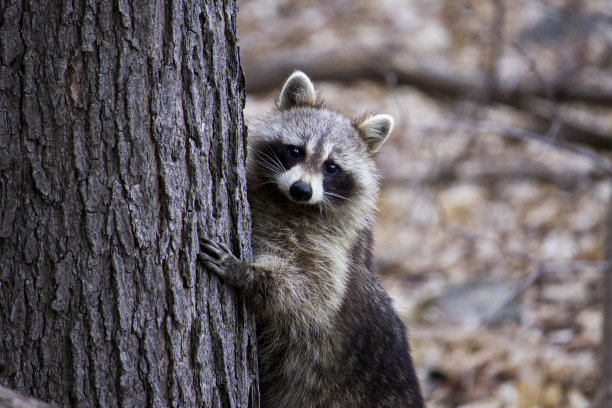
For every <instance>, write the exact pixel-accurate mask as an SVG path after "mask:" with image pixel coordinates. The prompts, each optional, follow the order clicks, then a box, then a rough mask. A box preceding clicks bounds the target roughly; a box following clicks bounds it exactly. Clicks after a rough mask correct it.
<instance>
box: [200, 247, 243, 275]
mask: <svg viewBox="0 0 612 408" xmlns="http://www.w3.org/2000/svg"><path fill="white" fill-rule="evenodd" d="M198 260H199V261H200V262H202V264H203V265H204V267H205V268H206V269H208V270H209V271H211V272H214V273H215V274H217V275H218V276H219V277H221V278H226V277H227V275H228V273H231V271H232V269H235V268H236V267H237V266H238V265H240V263H241V262H240V260H239V259H238V258H236V257H235V256H234V254H232V251H230V250H229V248H228V247H226V246H225V245H223V244H221V243H218V242H216V241H213V240H212V239H210V238H206V237H202V238H200V252H199V253H198Z"/></svg>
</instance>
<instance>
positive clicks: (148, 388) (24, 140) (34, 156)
mask: <svg viewBox="0 0 612 408" xmlns="http://www.w3.org/2000/svg"><path fill="white" fill-rule="evenodd" d="M236 13H237V6H236V2H235V1H213V0H174V1H166V0H155V1H149V0H140V1H138V0H118V1H113V0H74V1H62V2H58V1H24V0H6V1H2V2H1V3H0V384H2V385H4V386H7V387H9V388H13V389H16V390H17V391H19V392H22V393H24V394H26V395H32V396H34V397H36V398H39V399H41V400H43V401H47V402H53V403H56V404H59V405H60V406H80V407H94V406H96V407H117V406H121V407H162V406H163V407H170V406H172V407H176V406H181V407H188V406H206V407H247V406H252V407H255V406H257V405H258V391H257V375H256V365H257V362H256V354H255V353H256V350H255V337H254V327H253V322H252V320H251V319H250V317H249V316H248V315H247V313H246V310H245V307H244V305H243V303H241V302H240V301H239V300H237V298H236V296H235V294H234V292H232V290H231V289H228V288H226V287H225V286H223V285H221V284H220V282H219V281H218V280H217V279H216V278H215V277H211V275H209V274H208V273H207V272H206V271H204V270H202V269H201V268H200V267H198V266H197V264H196V254H197V251H198V234H199V233H200V234H207V235H209V236H213V237H216V238H217V239H219V240H222V241H225V242H229V243H231V245H232V246H233V247H234V249H235V251H236V253H238V254H240V256H243V257H247V258H248V257H250V255H251V254H250V249H249V248H250V242H249V239H250V238H249V237H250V226H249V225H250V223H249V219H248V218H249V213H248V206H247V202H246V194H245V173H244V167H243V165H244V155H245V146H244V134H245V128H244V125H243V121H242V108H243V104H244V87H245V84H244V78H243V74H242V70H241V67H240V57H239V51H238V43H237V39H236V33H237V30H236V24H237V21H236V17H237V16H236Z"/></svg>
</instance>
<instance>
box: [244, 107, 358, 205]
mask: <svg viewBox="0 0 612 408" xmlns="http://www.w3.org/2000/svg"><path fill="white" fill-rule="evenodd" d="M310 113H311V114H313V113H314V112H310ZM307 116H312V115H307ZM284 121H286V119H285V120H284ZM292 122H293V123H292ZM347 122H348V121H347ZM295 124H296V123H295V121H293V120H289V123H287V122H285V128H284V129H282V130H280V129H279V131H280V132H281V133H283V134H284V135H283V134H281V135H280V137H278V138H277V139H274V140H263V141H260V143H258V144H257V145H256V146H255V147H254V148H253V149H251V152H250V153H251V154H252V155H254V156H255V157H254V160H255V161H256V163H255V164H254V165H255V166H257V168H258V174H259V176H260V177H261V182H262V183H266V184H268V185H269V186H272V187H273V188H274V189H276V190H277V191H278V192H280V193H282V194H283V195H284V196H285V197H286V198H287V199H289V200H291V201H292V202H294V203H297V204H306V205H319V204H323V205H325V204H338V203H342V202H344V201H350V200H352V198H353V197H354V196H355V194H357V193H358V192H359V191H360V190H361V188H362V186H360V185H358V182H359V176H358V175H357V174H356V171H365V170H366V169H365V168H364V164H365V163H362V164H361V165H358V166H354V165H353V166H352V164H351V158H352V159H353V160H354V161H363V160H364V159H365V160H368V159H367V157H361V156H365V149H364V148H362V149H358V148H357V149H355V148H348V149H347V148H346V146H342V145H339V144H338V141H335V140H334V136H338V135H334V134H333V133H332V134H330V133H327V132H326V134H320V133H317V134H313V130H314V129H307V128H304V129H302V130H301V131H300V129H296V128H295V127H293V126H292V125H295ZM345 125H346V126H347V128H348V129H345V130H348V131H349V132H351V130H352V129H350V124H349V123H346V124H345ZM337 130H338V129H336V132H335V133H338V132H337ZM352 132H353V133H355V135H353V140H354V141H355V142H357V143H358V142H359V141H358V139H357V134H356V133H357V132H356V131H355V130H352ZM343 142H344V143H346V142H347V141H346V140H344V141H343ZM354 147H359V146H354ZM359 150H362V151H361V152H360V151H359ZM365 167H368V166H365Z"/></svg>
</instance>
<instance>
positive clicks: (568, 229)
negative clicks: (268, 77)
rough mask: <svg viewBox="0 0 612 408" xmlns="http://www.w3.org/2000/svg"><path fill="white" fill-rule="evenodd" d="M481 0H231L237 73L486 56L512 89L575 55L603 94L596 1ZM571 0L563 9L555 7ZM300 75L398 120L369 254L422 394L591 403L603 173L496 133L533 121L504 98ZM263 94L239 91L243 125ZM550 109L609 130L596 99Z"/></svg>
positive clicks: (479, 62)
mask: <svg viewBox="0 0 612 408" xmlns="http://www.w3.org/2000/svg"><path fill="white" fill-rule="evenodd" d="M492 3H495V2H490V1H476V0H474V1H455V2H452V1H450V0H448V1H429V2H428V1H425V0H422V1H416V0H413V1H402V0H385V1H375V0H371V1H357V2H351V1H331V2H330V1H323V0H319V1H316V0H310V1H306V0H303V1H288V0H287V1H284V0H245V1H242V2H241V4H240V7H241V8H240V14H239V15H240V21H239V26H240V42H241V49H242V52H243V57H244V60H245V71H246V73H247V78H248V77H249V70H250V69H251V68H253V67H254V66H256V65H257V64H258V63H260V62H262V61H264V62H265V61H266V60H271V59H274V58H275V57H277V56H278V55H281V54H282V55H298V56H299V55H303V56H308V55H310V54H311V53H318V52H321V51H323V50H327V51H330V52H332V53H333V52H334V50H338V49H344V50H346V49H352V50H357V51H356V52H359V50H364V49H367V50H385V55H389V53H391V54H392V58H393V59H394V60H396V61H400V64H401V61H404V60H408V59H409V60H410V61H414V60H416V61H419V62H423V61H425V62H423V64H424V66H432V64H433V65H436V66H438V65H440V66H444V67H446V68H448V69H447V71H451V72H457V73H465V74H470V73H482V72H487V70H490V69H494V70H495V72H496V75H497V77H496V78H497V80H498V81H505V83H509V82H512V81H515V82H516V83H517V84H519V83H523V81H528V80H529V78H532V79H533V77H535V78H536V79H537V78H538V77H545V78H550V77H551V76H553V75H557V76H559V72H560V70H561V68H560V67H567V68H568V70H569V69H571V68H572V67H570V65H571V62H572V61H573V62H576V58H578V57H579V58H582V61H583V64H582V66H581V67H580V68H579V69H575V70H574V71H573V72H572V75H573V77H572V78H573V79H574V80H575V81H576V83H580V84H588V83H589V81H595V82H596V83H597V84H598V86H599V87H601V88H602V89H608V90H612V75H610V70H608V71H607V73H606V71H605V69H600V68H598V65H597V64H596V62H597V61H599V60H600V59H601V55H603V54H605V52H609V49H610V44H612V30H611V29H610V27H609V26H611V24H609V23H608V24H607V26H605V27H602V26H601V25H598V24H599V23H598V21H599V20H597V19H598V18H600V17H601V16H605V18H606V19H607V21H612V20H610V19H612V7H610V6H609V5H606V1H605V0H600V1H597V0H593V1H590V2H588V4H589V5H588V6H587V5H586V3H587V2H584V3H583V4H582V5H580V4H577V2H571V1H561V0H559V1H552V0H551V1H540V0H532V1H528V0H522V1H517V2H506V3H507V5H506V8H505V9H503V10H502V11H500V10H499V9H495V8H494V7H492V6H491V4H492ZM578 3H580V2H578ZM570 6H571V7H575V8H576V10H574V9H570V11H572V10H573V11H575V13H574V14H572V13H569V14H567V13H566V14H563V12H566V11H567V10H568V7H570ZM500 15H501V16H500ZM568 16H569V17H568ZM562 17H563V18H562ZM567 20H569V21H570V22H569V23H567ZM502 23H503V24H502ZM500 24H501V26H502V27H503V31H502V34H503V35H502V36H500V35H498V34H499V32H497V31H496V30H499V27H500ZM568 27H569V28H568ZM496 33H497V34H496ZM496 35H497V37H499V38H501V40H499V41H496V40H495V39H494V38H495V37H496ZM602 43H603V45H602ZM606 50H607V51H606ZM368 52H369V51H368ZM492 61H493V62H492ZM491 66H493V68H491ZM295 68H301V67H300V66H296V67H295ZM306 73H307V74H308V72H306ZM283 80H284V78H276V79H275V81H276V82H277V86H280V85H281V83H282V81H283ZM315 85H316V86H317V88H318V89H319V92H320V95H321V96H322V97H323V98H324V99H325V101H326V102H328V103H329V104H330V105H331V106H333V107H336V108H338V109H339V110H340V111H342V112H344V113H347V114H348V115H351V116H358V115H360V114H363V113H364V112H377V113H389V114H391V115H393V116H394V117H395V119H396V127H395V130H394V132H393V135H392V137H391V139H390V140H389V141H388V142H387V144H386V145H385V146H384V147H383V148H382V150H381V152H380V153H379V155H378V157H377V162H378V166H379V170H380V173H381V175H382V178H381V185H382V187H383V188H382V193H381V198H380V202H379V207H380V212H379V217H378V225H377V229H376V258H377V265H378V268H379V271H380V273H381V276H382V279H383V282H384V284H385V286H386V288H387V289H388V291H389V293H390V294H391V296H392V297H393V299H394V301H395V304H396V307H397V309H398V310H399V311H400V313H401V315H402V316H403V318H404V319H405V321H406V323H407V325H408V327H409V336H410V339H411V346H412V349H413V356H414V359H415V362H416V365H417V370H418V373H419V376H420V379H421V383H422V386H423V390H424V393H425V397H426V400H427V401H428V406H429V407H430V408H436V407H477V408H484V407H487V408H488V407H491V408H493V407H500V408H501V407H520V408H529V407H544V408H552V407H571V408H579V407H588V406H589V405H590V403H591V401H593V399H594V397H595V393H596V390H597V385H598V380H599V379H598V377H599V375H598V358H597V351H598V348H599V344H600V340H601V332H602V314H601V293H600V289H601V276H602V258H603V246H604V238H605V237H604V232H605V231H604V225H605V218H606V212H607V210H608V207H609V206H610V198H611V197H612V184H611V183H610V179H609V175H606V173H605V172H603V171H601V170H599V169H598V168H597V166H596V165H594V160H593V158H592V157H590V156H588V154H587V155H585V154H582V153H579V154H577V153H576V152H569V151H567V150H564V149H558V148H556V147H554V146H551V145H550V144H547V143H542V141H541V140H535V139H534V140H527V141H525V140H516V139H513V138H509V137H508V133H512V132H507V131H506V130H507V128H511V129H514V130H515V129H525V128H529V126H530V124H531V123H532V118H531V117H530V116H529V115H530V114H531V112H530V111H527V112H526V111H525V110H524V109H517V107H516V106H507V105H504V104H499V103H498V104H494V103H482V101H479V100H474V99H473V98H470V97H469V95H466V96H465V97H461V98H457V97H453V98H450V97H444V96H442V97H440V96H439V95H436V96H435V97H434V96H431V95H429V94H427V93H426V92H423V91H422V90H419V89H417V88H416V87H412V86H409V85H398V84H397V83H395V82H394V80H393V78H391V79H389V80H387V81H386V82H385V81H378V82H377V81H371V80H356V81H350V82H342V83H341V82H337V81H318V82H315ZM248 89H249V87H248V83H247V90H248ZM274 97H275V91H274V90H272V89H270V90H267V91H263V92H258V93H257V94H251V93H249V95H248V98H247V110H246V117H247V120H248V119H249V118H252V117H254V116H256V115H258V114H260V113H262V112H265V111H267V110H269V109H270V108H271V106H272V104H273V101H274ZM544 99H546V98H544ZM540 102H551V101H550V100H548V101H547V100H544V101H541V100H540ZM555 106H557V105H555ZM557 107H558V109H559V111H561V112H562V113H561V114H562V115H565V116H567V117H569V116H572V117H574V116H575V117H577V118H578V119H577V120H578V121H586V122H589V123H596V124H597V126H599V128H600V129H605V131H604V133H606V132H607V134H608V136H609V135H610V133H612V113H610V109H609V107H608V108H607V109H604V108H597V107H593V106H585V105H584V104H577V103H565V104H564V105H563V106H557ZM492 124H495V126H492ZM498 124H502V125H503V126H501V127H499V126H497V125H498ZM500 129H501V130H500ZM547 130H548V132H547ZM554 130H555V129H554V121H553V122H552V125H551V126H550V127H549V128H545V129H544V131H543V132H541V134H542V136H543V137H544V138H545V137H552V138H553V139H554V137H555V134H554ZM544 141H546V139H544ZM610 147H612V144H611V145H610ZM609 150H610V149H608V151H607V152H604V153H601V151H598V152H595V153H596V154H598V155H600V157H603V158H605V156H603V154H607V153H609ZM589 152H592V150H589Z"/></svg>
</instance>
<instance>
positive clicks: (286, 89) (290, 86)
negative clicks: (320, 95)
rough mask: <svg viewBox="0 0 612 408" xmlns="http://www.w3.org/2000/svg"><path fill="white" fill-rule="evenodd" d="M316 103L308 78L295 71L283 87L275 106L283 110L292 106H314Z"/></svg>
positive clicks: (314, 92)
mask: <svg viewBox="0 0 612 408" xmlns="http://www.w3.org/2000/svg"><path fill="white" fill-rule="evenodd" d="M316 103H317V92H316V91H315V89H314V85H313V84H312V82H311V81H310V78H308V76H306V74H305V73H303V72H302V71H295V72H294V73H293V74H291V76H290V77H289V79H287V81H286V82H285V85H283V90H282V91H281V93H280V96H279V97H278V102H277V106H278V109H280V110H285V109H290V108H293V107H294V106H314V105H316Z"/></svg>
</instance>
